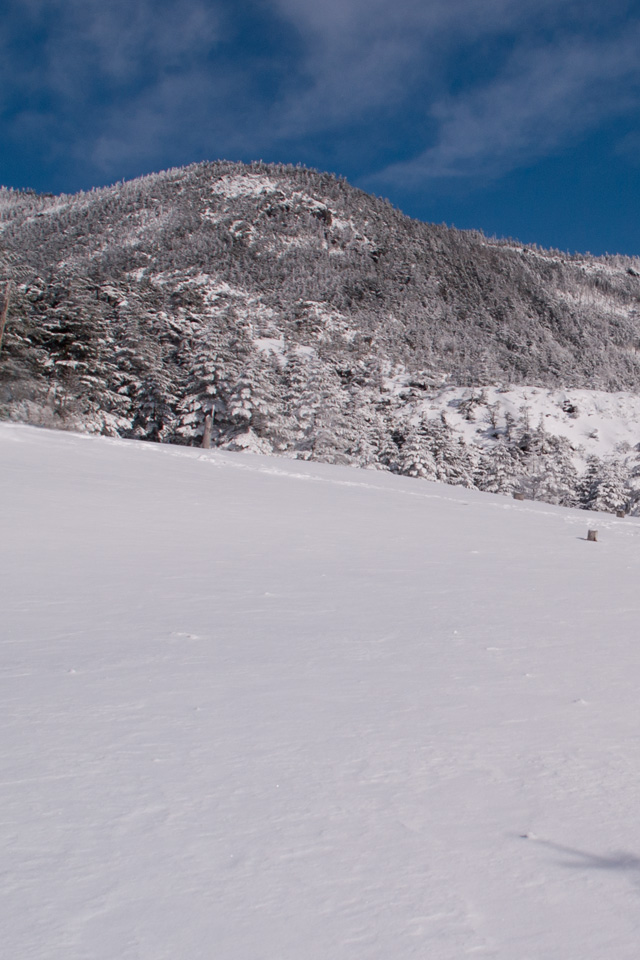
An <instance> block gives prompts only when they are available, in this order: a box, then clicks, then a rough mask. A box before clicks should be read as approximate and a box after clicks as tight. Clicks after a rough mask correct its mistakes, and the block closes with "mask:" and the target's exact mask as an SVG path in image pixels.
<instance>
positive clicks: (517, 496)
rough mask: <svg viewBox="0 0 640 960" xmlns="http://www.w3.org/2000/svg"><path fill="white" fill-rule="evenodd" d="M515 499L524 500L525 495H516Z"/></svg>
mask: <svg viewBox="0 0 640 960" xmlns="http://www.w3.org/2000/svg"><path fill="white" fill-rule="evenodd" d="M513 499H514V500H524V493H514V495H513Z"/></svg>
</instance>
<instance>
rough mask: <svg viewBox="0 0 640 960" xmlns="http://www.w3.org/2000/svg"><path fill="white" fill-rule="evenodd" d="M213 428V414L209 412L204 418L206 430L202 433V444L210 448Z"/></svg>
mask: <svg viewBox="0 0 640 960" xmlns="http://www.w3.org/2000/svg"><path fill="white" fill-rule="evenodd" d="M212 428H213V415H212V414H211V413H208V414H207V415H206V417H205V418H204V431H203V433H202V444H201V446H202V447H203V448H204V449H205V450H208V449H209V448H210V447H211V430H212Z"/></svg>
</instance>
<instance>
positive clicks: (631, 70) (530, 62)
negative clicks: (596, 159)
mask: <svg viewBox="0 0 640 960" xmlns="http://www.w3.org/2000/svg"><path fill="white" fill-rule="evenodd" d="M639 45H640V25H638V24H636V25H633V26H632V27H631V28H630V29H627V30H626V31H625V33H624V34H623V35H620V36H617V37H613V38H610V37H609V38H606V39H600V40H596V39H590V40H587V39H583V38H580V37H578V38H575V37H571V38H563V39H562V40H560V41H557V42H553V43H548V44H546V45H541V46H537V47H534V48H518V49H516V50H515V51H514V53H513V54H512V56H511V57H510V58H509V60H508V62H507V64H506V65H505V67H504V69H503V70H502V71H500V73H499V74H497V75H496V76H494V77H491V78H490V79H489V80H488V81H487V82H486V83H484V84H482V85H481V86H479V87H476V88H472V89H470V90H465V91H463V92H462V93H461V94H459V95H458V96H449V97H445V98H442V99H440V100H437V101H435V102H434V103H433V104H432V105H431V106H430V115H431V117H432V118H433V119H434V121H435V122H436V124H437V135H436V138H435V142H434V143H433V144H431V145H429V146H428V147H427V149H425V150H424V151H423V152H421V153H420V154H419V155H418V156H417V157H414V158H411V159H409V160H407V161H404V162H401V163H396V164H393V165H392V166H389V167H388V168H387V169H386V170H384V171H382V172H381V174H379V179H381V180H386V181H389V182H391V181H397V180H402V181H403V182H404V183H405V184H411V183H414V184H415V183H416V182H424V181H425V180H429V179H433V178H448V177H453V178H460V177H473V178H477V177H487V176H489V177H494V176H498V175H500V174H502V173H504V172H505V171H507V170H509V169H512V168H514V167H516V166H518V165H521V164H523V163H529V162H532V161H533V160H535V159H537V158H538V157H540V156H541V155H542V156H543V155H546V154H548V153H550V152H552V151H554V150H555V149H557V148H558V147H559V146H562V145H563V144H564V143H566V142H568V141H571V140H572V139H573V138H575V136H576V135H581V134H582V133H584V132H585V131H588V130H590V129H593V128H594V127H596V126H597V125H598V124H600V123H601V122H602V121H603V119H606V118H611V117H613V116H615V115H616V114H620V113H624V112H628V111H630V110H633V109H636V108H637V107H638V104H639V103H640V60H639V58H638V49H640V46H639Z"/></svg>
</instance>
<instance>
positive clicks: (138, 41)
mask: <svg viewBox="0 0 640 960" xmlns="http://www.w3.org/2000/svg"><path fill="white" fill-rule="evenodd" d="M635 8H636V3H635V0H610V2H609V3H608V4H607V5H606V8H605V6H604V5H603V4H602V3H601V0H581V2H577V0H528V2H527V3H522V0H323V2H322V3H319V2H318V0H135V2H131V0H5V3H4V4H3V5H2V9H1V10H0V123H1V124H2V127H1V130H0V133H2V138H1V140H2V141H3V142H4V144H5V153H6V155H9V154H10V153H11V151H12V150H13V151H14V153H15V152H16V151H22V152H23V154H25V155H26V154H27V153H29V154H30V155H31V156H35V155H38V156H40V157H41V159H42V163H43V164H45V165H46V164H47V163H48V164H49V165H50V166H51V167H52V168H53V167H54V166H55V165H56V164H57V165H58V169H62V164H63V162H65V163H66V164H67V165H68V166H69V168H71V167H74V168H75V169H77V170H83V171H84V176H85V178H91V177H92V178H93V179H94V180H96V181H98V180H101V179H103V178H105V177H110V176H113V177H119V176H128V175H131V174H133V173H136V172H142V171H143V170H145V169H157V168H159V167H162V166H166V165H171V164H174V163H183V162H188V161H189V160H191V159H201V158H204V157H207V156H208V157H211V158H214V157H218V156H227V157H233V156H243V157H245V158H249V157H258V156H264V155H270V156H278V155H279V153H280V152H282V153H283V154H286V158H287V159H296V158H297V155H299V156H304V157H305V158H306V159H310V160H311V162H313V163H315V164H316V165H322V162H323V160H322V151H321V145H322V144H323V143H328V144H330V143H331V142H332V140H334V141H340V143H341V146H342V151H343V154H344V155H348V156H350V157H351V158H352V159H353V162H352V164H351V169H352V170H354V169H359V170H360V174H359V175H360V176H361V177H362V176H364V175H365V174H372V173H375V172H376V171H377V177H378V182H386V183H398V182H402V183H405V184H410V183H413V184H420V183H421V182H424V181H426V180H433V179H434V178H450V177H453V178H457V179H459V178H463V177H466V178H473V177H476V178H477V177H478V176H479V175H481V176H484V177H490V176H495V175H498V174H500V173H502V172H504V171H506V170H509V169H513V168H514V167H515V166H517V165H519V164H522V163H524V162H527V161H528V160H530V159H531V158H532V157H535V156H540V155H544V154H545V153H548V152H550V151H553V150H556V149H558V148H559V147H561V146H562V145H563V144H565V143H569V142H571V139H572V138H574V137H576V136H577V135H579V134H581V133H582V132H583V131H585V130H588V129H591V128H594V127H596V126H597V125H598V124H599V123H601V122H603V121H604V120H606V118H608V117H609V116H611V115H613V114H615V113H616V112H621V111H625V110H626V111H630V110H632V109H635V107H636V94H637V92H638V90H639V89H640V66H638V65H637V63H636V61H638V57H637V50H638V41H639V40H640V26H639V24H640V18H639V17H638V15H637V14H636V13H634V11H635ZM398 117H404V118H407V119H405V128H404V129H405V130H406V129H407V128H408V126H407V125H408V124H409V123H410V124H411V137H410V138H409V139H410V144H409V143H407V144H406V145H405V144H392V145H391V146H392V148H393V149H389V143H388V140H389V138H390V137H392V136H393V134H392V132H391V131H392V130H393V129H394V121H395V119H396V118H398ZM366 131H368V132H369V133H368V134H367V133H366ZM374 134H375V135H374ZM367 137H368V139H367ZM385 140H386V141H387V142H386V143H385ZM365 143H366V144H370V145H371V147H370V152H369V153H367V149H369V148H368V147H366V148H365V147H364V146H363V144H365ZM318 144H320V147H318ZM314 150H316V154H314ZM318 150H319V151H320V152H319V154H318ZM409 151H411V155H408V152H409ZM390 156H394V157H395V158H400V160H399V161H397V162H394V163H393V164H392V165H390V164H389V157H390ZM1 157H2V148H1V146H0V162H1ZM0 179H2V168H1V167H0Z"/></svg>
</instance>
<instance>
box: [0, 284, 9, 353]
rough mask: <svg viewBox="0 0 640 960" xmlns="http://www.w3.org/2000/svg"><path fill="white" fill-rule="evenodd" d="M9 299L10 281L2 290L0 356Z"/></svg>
mask: <svg viewBox="0 0 640 960" xmlns="http://www.w3.org/2000/svg"><path fill="white" fill-rule="evenodd" d="M10 298H11V280H7V284H6V286H5V288H4V303H3V305H2V311H0V354H1V353H2V340H3V338H4V328H5V327H6V325H7V313H8V311H9V300H10Z"/></svg>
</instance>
